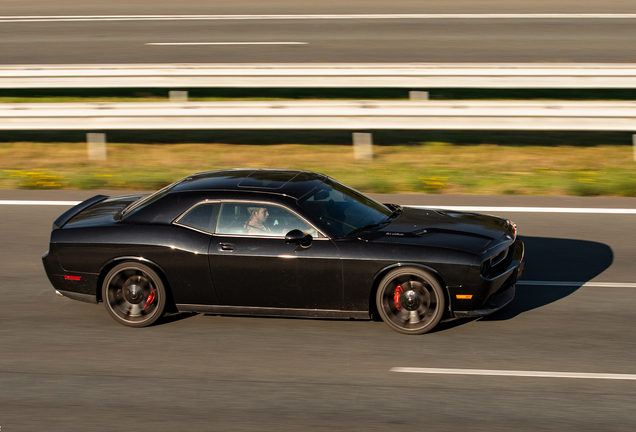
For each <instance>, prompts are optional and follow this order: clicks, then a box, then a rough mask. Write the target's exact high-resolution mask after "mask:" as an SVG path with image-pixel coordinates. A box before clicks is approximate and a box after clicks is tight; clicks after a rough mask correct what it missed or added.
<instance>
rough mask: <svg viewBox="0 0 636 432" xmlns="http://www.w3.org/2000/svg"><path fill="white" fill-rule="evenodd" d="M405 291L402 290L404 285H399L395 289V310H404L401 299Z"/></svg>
mask: <svg viewBox="0 0 636 432" xmlns="http://www.w3.org/2000/svg"><path fill="white" fill-rule="evenodd" d="M403 292H404V290H403V289H402V285H398V286H397V287H396V288H395V293H394V294H393V304H395V308H396V309H397V310H402V305H401V304H400V297H402V293H403Z"/></svg>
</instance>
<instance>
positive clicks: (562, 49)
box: [0, 0, 636, 64]
mask: <svg viewBox="0 0 636 432" xmlns="http://www.w3.org/2000/svg"><path fill="white" fill-rule="evenodd" d="M388 13H390V14H440V13H442V14H504V13H511V14H554V13H567V14H580V13H587V14H599V13H603V14H608V13H611V14H629V13H631V14H634V13H636V4H634V2H630V1H623V0H612V1H607V2H601V1H597V0H594V1H589V2H579V1H559V2H548V1H539V2H536V1H527V0H523V1H519V0H517V1H501V0H493V1H484V2H471V1H467V0H460V1H446V2H437V1H422V2H412V1H406V0H398V1H391V2H386V1H370V2H367V1H352V2H336V1H325V2H313V1H300V2H294V1H275V2H262V1H252V0H244V1H235V2H229V3H227V4H225V3H224V4H210V2H206V1H185V2H178V3H176V2H168V1H163V0H162V1H157V2H152V3H145V2H125V1H113V2H97V1H87V2H79V1H50V2H43V1H35V0H31V1H21V2H17V1H5V2H3V5H2V8H0V53H1V54H0V64H95V63H254V62H256V63H305V62H307V63H330V62H336V63H337V62H340V63H341V62H591V63H602V62H613V63H626V62H636V53H634V50H633V46H634V45H636V32H634V31H633V29H634V24H635V22H636V17H634V16H632V17H631V18H614V19H607V18H598V17H596V18H594V17H592V18H585V19H581V18H574V17H568V18H559V19H555V18H531V17H527V18H518V17H517V18H508V19H484V18H479V17H467V18H465V19H453V18H447V19H430V18H406V19H405V18H401V19H390V18H385V19H361V18H352V17H349V18H347V19H343V18H346V16H347V14H388ZM294 14H296V15H298V14H300V15H316V14H329V15H334V17H332V18H330V19H307V18H308V17H307V16H301V17H297V18H295V19H285V20H280V19H272V18H271V17H270V18H267V17H265V18H263V17H262V18H259V19H253V18H254V16H255V15H294ZM111 15H117V16H122V15H127V16H128V17H126V18H113V17H111V18H110V19H112V20H109V21H103V20H102V19H103V17H104V16H111ZM140 15H144V16H148V15H171V16H172V17H171V18H170V19H169V20H163V21H154V20H148V19H147V18H148V17H146V18H144V17H140ZM184 15H247V16H250V17H249V18H246V17H244V18H241V19H235V20H215V19H205V20H194V21H193V20H191V19H189V18H187V17H184ZM43 16H44V17H47V16H48V17H51V16H57V17H64V16H67V17H68V16H81V17H83V18H84V19H83V20H82V21H74V22H69V21H67V20H65V19H62V20H59V19H46V20H45V21H37V22H32V19H33V18H34V17H43ZM15 17H22V18H24V19H22V20H20V19H16V18H15ZM336 18H337V19H336ZM255 42H256V43H259V44H258V45H253V44H251V43H255ZM271 42H277V43H281V42H285V43H289V42H293V43H295V44H291V45H280V44H274V45H268V44H265V45H263V43H271ZM157 43H159V44H162V43H178V44H184V43H185V44H192V43H215V44H218V43H248V44H246V45H176V46H175V45H167V46H166V45H149V44H157Z"/></svg>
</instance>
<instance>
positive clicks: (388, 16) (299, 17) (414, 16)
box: [0, 13, 636, 22]
mask: <svg viewBox="0 0 636 432" xmlns="http://www.w3.org/2000/svg"><path fill="white" fill-rule="evenodd" d="M376 19H393V20H395V19H636V14H629V13H627V14H611V13H610V14H583V13H581V14H576V13H574V14H573V13H563V14H558V13H556V14H555V13H552V14H550V13H544V14H541V13H538V14H488V13H483V14H319V15H318V14H317V15H59V16H55V15H50V16H45V15H33V16H28V15H24V16H0V22H69V21H191V20H208V21H214V20H376Z"/></svg>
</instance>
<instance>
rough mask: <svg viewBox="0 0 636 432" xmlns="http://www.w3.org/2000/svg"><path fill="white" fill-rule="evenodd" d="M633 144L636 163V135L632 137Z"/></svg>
mask: <svg viewBox="0 0 636 432" xmlns="http://www.w3.org/2000/svg"><path fill="white" fill-rule="evenodd" d="M632 144H633V145H634V160H635V161H636V134H634V135H632Z"/></svg>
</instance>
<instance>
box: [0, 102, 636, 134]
mask: <svg viewBox="0 0 636 432" xmlns="http://www.w3.org/2000/svg"><path fill="white" fill-rule="evenodd" d="M127 129H128V130H135V129H136V130H163V129H183V130H188V129H189V130H212V129H226V130H232V129H235V130H267V129H270V130H271V129H279V130H286V129H289V130H312V129H322V130H357V131H372V130H379V129H402V130H409V129H410V130H534V131H556V130H560V131H625V132H633V131H636V102H630V101H627V102H620V101H618V102H607V101H585V102H574V101H375V100H374V101H285V102H279V101H249V102H160V103H156V102H148V103H57V104H50V103H41V104H0V130H22V131H26V130H86V131H95V130H98V131H105V130H127Z"/></svg>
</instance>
